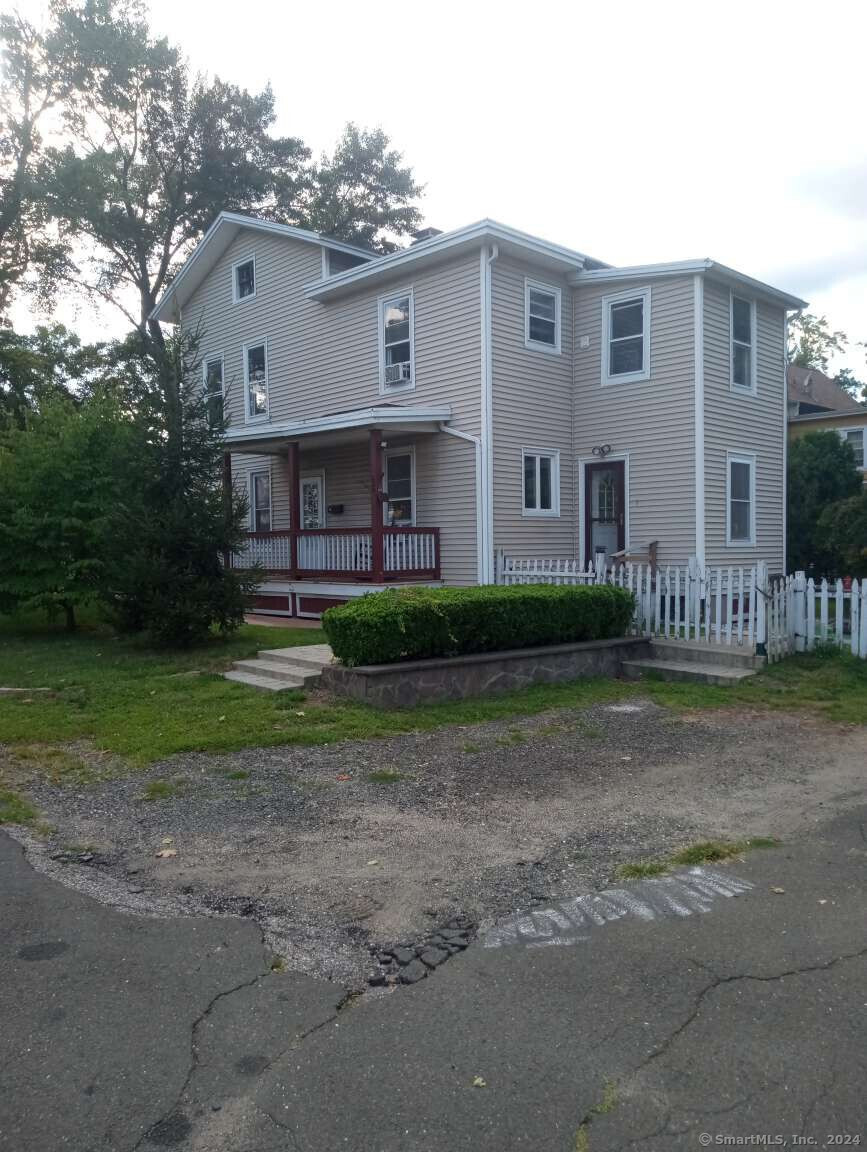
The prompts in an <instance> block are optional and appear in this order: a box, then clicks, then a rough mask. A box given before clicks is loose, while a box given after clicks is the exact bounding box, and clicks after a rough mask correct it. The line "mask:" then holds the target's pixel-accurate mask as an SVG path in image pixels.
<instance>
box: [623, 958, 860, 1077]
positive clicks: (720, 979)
mask: <svg viewBox="0 0 867 1152" xmlns="http://www.w3.org/2000/svg"><path fill="white" fill-rule="evenodd" d="M861 956H867V948H862V949H860V950H859V951H858V952H849V953H846V954H844V955H843V956H835V957H833V959H831V960H827V961H826V962H825V963H824V964H810V965H807V966H805V967H804V968H790V969H787V970H786V971H785V972H777V973H775V974H774V975H772V976H758V975H754V974H753V973H751V972H739V973H735V974H734V975H733V976H719V975H717V974H716V973H713V969H711V968H709V967H708V965H707V964H704V963H702V962H701V961H700V960H692V961H691V963H693V964H695V965H696V967H698V968H701V969H703V970H704V971H706V972H711V973H713V975H714V979H713V980H711V981H710V983H709V984H706V985H705V986H704V988H702V989H700V990H699V991H698V993H696V997H695V1003H694V1004H693V1007H692V1011H691V1012H690V1013H689V1015H688V1016H687V1017H686V1019H685V1020H684V1021H682V1023H681V1024H679V1025H678V1027H677V1028H675V1029H674V1031H673V1032H671V1033H670V1034H669V1035H668V1036H667V1037H666V1039H665V1040H664V1041H663V1042H662V1043H661V1044H659V1045H658V1046H657V1047H656V1048H655V1049H654V1050H653V1051H652V1052H651V1053H650V1055H649V1056H648V1057H647V1059H646V1060H643V1061H642V1062H641V1064H639V1065H638V1067H637V1068H636V1069H635V1071H634V1072H633V1076H634V1075H635V1074H636V1073H638V1072H641V1071H642V1070H643V1069H645V1068H646V1067H647V1066H648V1065H649V1064H652V1063H653V1061H654V1060H658V1059H659V1057H660V1056H664V1055H665V1054H666V1053H667V1052H668V1050H669V1049H670V1048H671V1046H672V1044H673V1043H674V1042H675V1040H677V1038H678V1037H679V1036H681V1035H682V1034H683V1033H684V1032H685V1031H686V1030H687V1028H689V1026H690V1025H691V1024H692V1023H693V1022H694V1021H695V1019H696V1017H697V1016H698V1014H699V1012H700V1011H701V1006H702V1003H703V1002H704V1000H705V998H706V997H707V996H708V995H710V993H711V992H714V991H715V990H716V989H717V988H721V987H723V986H724V985H726V984H736V983H738V982H739V981H741V980H755V981H757V982H759V983H763V984H765V983H767V984H772V983H775V982H776V981H777V980H784V979H785V978H786V977H787V976H805V975H807V974H808V973H810V972H827V971H828V970H829V969H830V968H833V967H834V966H835V965H836V964H841V963H843V962H844V961H847V960H857V959H859V958H860V957H861Z"/></svg>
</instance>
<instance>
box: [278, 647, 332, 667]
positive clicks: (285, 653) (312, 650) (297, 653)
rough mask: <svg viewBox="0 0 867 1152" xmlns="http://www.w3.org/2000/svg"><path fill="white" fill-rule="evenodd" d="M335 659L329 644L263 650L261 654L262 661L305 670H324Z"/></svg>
mask: <svg viewBox="0 0 867 1152" xmlns="http://www.w3.org/2000/svg"><path fill="white" fill-rule="evenodd" d="M333 658H334V653H333V652H332V651H331V647H330V645H328V644H302V645H299V647H297V648H262V649H261V650H260V652H259V659H260V660H268V661H270V662H272V663H285V664H293V665H295V666H296V667H297V666H300V667H304V668H318V669H321V668H324V667H325V666H326V664H330V663H331V661H332V659H333Z"/></svg>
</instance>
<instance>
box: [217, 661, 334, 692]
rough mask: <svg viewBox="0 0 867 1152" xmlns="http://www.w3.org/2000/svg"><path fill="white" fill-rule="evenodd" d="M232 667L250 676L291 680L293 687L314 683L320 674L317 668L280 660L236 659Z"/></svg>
mask: <svg viewBox="0 0 867 1152" xmlns="http://www.w3.org/2000/svg"><path fill="white" fill-rule="evenodd" d="M232 667H233V668H234V670H235V671H236V672H248V673H249V674H250V675H251V676H259V677H265V678H266V679H268V680H291V681H292V687H293V688H300V687H303V686H304V685H305V684H315V683H316V681H317V680H318V679H319V677H320V676H321V675H322V672H321V669H319V668H311V667H309V666H305V665H301V664H290V663H288V661H282V660H280V661H278V660H258V659H251V660H236V661H235V663H234V664H233V666H232Z"/></svg>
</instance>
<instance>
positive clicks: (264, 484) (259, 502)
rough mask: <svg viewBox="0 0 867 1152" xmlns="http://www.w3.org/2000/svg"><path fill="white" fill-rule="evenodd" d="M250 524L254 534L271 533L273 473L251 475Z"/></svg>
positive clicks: (253, 473)
mask: <svg viewBox="0 0 867 1152" xmlns="http://www.w3.org/2000/svg"><path fill="white" fill-rule="evenodd" d="M250 524H251V526H252V529H253V531H254V532H270V531H271V473H270V472H251V473H250Z"/></svg>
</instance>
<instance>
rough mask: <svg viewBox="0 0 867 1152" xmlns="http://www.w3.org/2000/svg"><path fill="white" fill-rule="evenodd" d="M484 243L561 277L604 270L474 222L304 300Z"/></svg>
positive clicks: (336, 279)
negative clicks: (588, 268) (563, 274)
mask: <svg viewBox="0 0 867 1152" xmlns="http://www.w3.org/2000/svg"><path fill="white" fill-rule="evenodd" d="M485 241H489V242H490V243H493V244H497V245H498V246H499V247H500V249H501V251H503V252H506V253H509V252H512V253H514V254H517V255H519V256H523V257H524V258H526V257H527V256H530V257H532V258H533V260H534V261H536V262H537V263H539V264H541V265H543V266H545V267H547V268H549V269H551V270H555V271H558V272H560V273H561V274H562V273H569V272H578V271H579V270H580V269H582V268H585V267H590V268H607V267H608V265H607V264H604V263H603V262H602V261H601V260H595V259H593V257H592V256H586V255H585V254H584V253H583V252H576V251H575V250H574V249H572V248H564V247H563V246H562V245H560V244H552V243H551V242H550V241H548V240H542V239H540V238H539V237H538V236H531V235H530V234H529V233H528V232H520V231H518V229H517V228H509V227H507V225H505V224H500V223H498V222H497V221H496V220H489V219H485V220H478V221H476V223H475V224H468V225H466V227H464V228H456V229H455V230H454V231H452V232H441V233H440V234H439V235H438V236H434V237H432V238H431V239H430V240H423V241H421V242H420V243H418V244H413V245H411V246H410V247H409V248H401V249H399V250H398V251H397V252H391V253H389V255H387V256H380V257H378V258H377V259H376V260H373V261H371V263H370V264H366V265H365V266H364V267H360V268H350V269H349V270H348V271H347V272H341V273H340V274H339V275H338V276H329V277H328V279H327V280H317V281H316V282H315V283H313V284H310V285H308V287H307V290H306V291H307V296H308V297H309V299H311V300H333V299H336V298H337V297H339V296H345V295H346V294H347V293H349V292H351V291H352V290H353V289H354V288H355V287H356V286H357V285H359V284H364V283H367V282H370V281H373V280H376V279H378V278H381V277H383V276H387V275H388V274H390V273H392V272H399V271H402V270H403V269H404V268H406V267H416V266H418V265H420V264H427V263H433V262H435V261H437V260H441V259H443V258H444V257H446V256H449V257H451V256H456V255H459V254H460V253H461V252H463V251H469V250H471V249H473V248H478V246H479V244H480V243H483V242H485Z"/></svg>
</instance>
